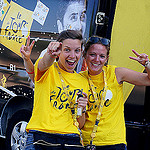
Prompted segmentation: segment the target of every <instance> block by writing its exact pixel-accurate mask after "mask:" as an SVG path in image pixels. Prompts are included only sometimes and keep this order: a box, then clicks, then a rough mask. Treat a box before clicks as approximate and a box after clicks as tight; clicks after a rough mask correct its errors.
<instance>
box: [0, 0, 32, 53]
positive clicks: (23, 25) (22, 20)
mask: <svg viewBox="0 0 150 150" xmlns="http://www.w3.org/2000/svg"><path fill="white" fill-rule="evenodd" d="M32 14H33V12H32V11H29V10H27V9H25V8H23V7H21V6H19V5H18V4H16V3H14V2H12V1H11V3H10V9H9V11H8V13H7V15H6V17H5V19H4V21H3V25H2V30H1V36H0V42H1V44H3V45H4V46H6V47H7V48H8V49H10V50H12V51H13V52H15V53H16V54H17V55H19V56H21V54H20V47H21V46H22V45H24V44H25V42H26V38H27V37H28V36H29V34H30V28H31V25H32V22H33V19H32Z"/></svg>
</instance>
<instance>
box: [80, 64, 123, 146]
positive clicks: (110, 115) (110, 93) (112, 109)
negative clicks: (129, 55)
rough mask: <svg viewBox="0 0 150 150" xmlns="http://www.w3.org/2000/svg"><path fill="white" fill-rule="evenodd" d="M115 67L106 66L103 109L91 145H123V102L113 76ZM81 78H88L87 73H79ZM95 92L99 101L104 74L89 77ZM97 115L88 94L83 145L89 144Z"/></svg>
mask: <svg viewBox="0 0 150 150" xmlns="http://www.w3.org/2000/svg"><path fill="white" fill-rule="evenodd" d="M115 68H116V67H115V66H109V65H108V66H107V67H105V68H104V69H105V70H106V79H107V85H108V88H107V93H106V97H105V104H104V107H103V111H102V115H101V117H100V122H99V124H98V128H97V132H96V137H95V138H94V141H93V144H95V145H97V146H101V145H114V144H120V143H125V144H126V136H125V132H126V131H125V121H124V101H123V85H122V84H118V82H117V79H116V75H115ZM81 74H82V75H83V76H86V77H87V76H88V73H87V71H86V72H83V73H81ZM90 77H91V79H92V81H93V84H94V87H95V92H96V93H97V95H98V97H99V99H101V96H102V93H103V90H104V74H103V72H101V73H100V74H99V75H95V76H90ZM97 113H98V107H97V106H96V103H95V101H94V100H93V97H92V94H89V108H88V111H87V115H86V123H85V125H84V128H83V129H82V133H83V140H84V144H85V145H87V144H90V141H91V133H92V130H93V127H94V124H95V120H96V117H97Z"/></svg>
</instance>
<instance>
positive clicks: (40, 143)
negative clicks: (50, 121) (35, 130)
mask: <svg viewBox="0 0 150 150" xmlns="http://www.w3.org/2000/svg"><path fill="white" fill-rule="evenodd" d="M33 144H39V145H45V146H61V145H62V144H54V143H49V142H46V141H44V140H38V141H37V142H34V143H33ZM64 146H66V147H67V146H68V147H83V146H82V145H70V144H64Z"/></svg>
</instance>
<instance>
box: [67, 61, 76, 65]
mask: <svg viewBox="0 0 150 150" xmlns="http://www.w3.org/2000/svg"><path fill="white" fill-rule="evenodd" d="M66 61H67V63H68V65H70V66H73V65H74V64H75V62H76V61H75V60H66Z"/></svg>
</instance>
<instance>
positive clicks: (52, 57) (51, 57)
mask: <svg viewBox="0 0 150 150" xmlns="http://www.w3.org/2000/svg"><path fill="white" fill-rule="evenodd" d="M50 57H51V58H58V56H56V57H54V56H52V55H50Z"/></svg>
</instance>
